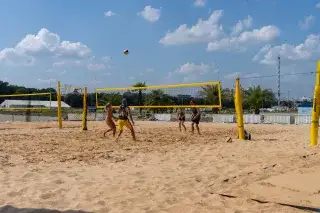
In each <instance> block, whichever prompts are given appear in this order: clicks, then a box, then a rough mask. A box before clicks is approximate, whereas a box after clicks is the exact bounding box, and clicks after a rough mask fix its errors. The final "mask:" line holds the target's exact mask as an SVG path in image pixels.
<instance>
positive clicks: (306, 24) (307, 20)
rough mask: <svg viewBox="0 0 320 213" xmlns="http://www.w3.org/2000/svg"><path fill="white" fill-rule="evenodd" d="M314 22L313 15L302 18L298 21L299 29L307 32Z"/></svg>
mask: <svg viewBox="0 0 320 213" xmlns="http://www.w3.org/2000/svg"><path fill="white" fill-rule="evenodd" d="M315 20H316V17H314V16H313V15H309V16H306V17H304V20H303V21H299V27H300V28H301V29H302V30H307V29H309V28H310V27H311V26H312V25H313V24H314V22H315Z"/></svg>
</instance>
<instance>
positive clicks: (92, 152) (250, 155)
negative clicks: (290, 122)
mask: <svg viewBox="0 0 320 213" xmlns="http://www.w3.org/2000/svg"><path fill="white" fill-rule="evenodd" d="M65 123H66V126H67V127H68V128H64V129H62V130H58V129H57V128H56V124H54V123H32V124H25V123H21V124H0V136H1V137H0V168H1V173H0V183H1V189H2V190H1V191H0V205H1V206H4V205H12V206H14V207H17V208H46V209H57V210H61V211H62V210H66V209H73V210H83V211H87V212H133V213H135V212H149V213H151V212H174V213H175V212H185V213H189V212H190V213H191V212H302V210H298V209H296V208H292V207H287V206H282V205H279V204H275V203H259V202H256V201H254V200H252V199H250V198H259V199H261V200H266V199H268V197H263V196H262V197H261V194H259V193H258V192H257V191H255V194H253V192H252V191H250V189H251V188H252V184H255V183H260V182H261V181H266V180H268V179H269V178H271V177H273V176H278V175H281V174H285V173H287V172H294V171H299V170H301V169H306V168H309V169H312V168H314V167H315V166H317V165H318V166H319V164H320V160H319V157H318V156H319V155H318V154H319V149H318V148H309V147H308V146H307V144H308V132H309V131H308V130H309V126H282V125H246V128H247V129H248V130H249V131H250V132H251V133H252V136H253V140H252V141H251V142H243V141H237V140H233V142H232V143H227V142H226V138H227V137H229V136H231V137H232V138H235V136H236V129H235V125H234V124H212V123H203V124H201V131H202V135H201V136H197V135H191V134H190V133H189V132H188V133H180V132H179V131H178V128H177V123H168V122H138V123H137V127H136V129H137V138H138V141H137V142H134V141H132V140H131V136H130V134H129V132H128V131H125V133H124V135H123V137H122V138H121V139H120V141H119V142H114V138H112V137H111V136H108V137H107V138H103V137H102V135H103V131H104V130H105V128H106V127H105V124H104V122H89V131H87V132H81V131H80V126H81V125H80V123H77V122H70V123H67V122H65ZM187 127H188V129H189V130H190V126H189V124H187ZM306 184H307V183H306ZM315 187H316V186H315ZM263 190H267V188H264V189H263ZM319 190H320V189H319ZM262 194H263V193H262ZM225 195H227V196H225ZM298 195H299V193H298ZM232 196H233V197H232ZM301 196H303V193H302V192H301ZM297 202H298V203H297ZM312 202H313V201H308V200H304V199H303V198H301V200H298V201H295V204H296V205H298V204H299V205H305V206H313V204H312ZM314 205H316V204H314Z"/></svg>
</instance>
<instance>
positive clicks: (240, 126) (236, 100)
mask: <svg viewBox="0 0 320 213" xmlns="http://www.w3.org/2000/svg"><path fill="white" fill-rule="evenodd" d="M234 104H235V108H236V116H237V127H238V128H237V129H238V139H240V140H245V134H244V125H243V109H242V98H241V89H240V79H239V78H237V79H236V88H235V95H234Z"/></svg>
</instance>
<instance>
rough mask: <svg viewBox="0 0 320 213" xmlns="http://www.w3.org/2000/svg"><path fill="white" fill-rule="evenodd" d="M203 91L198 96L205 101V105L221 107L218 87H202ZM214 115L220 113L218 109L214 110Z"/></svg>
mask: <svg viewBox="0 0 320 213" xmlns="http://www.w3.org/2000/svg"><path fill="white" fill-rule="evenodd" d="M201 89H202V90H201V91H199V92H198V96H199V97H201V99H203V100H204V104H205V105H219V90H218V86H217V85H208V86H204V87H201ZM212 111H213V112H214V113H217V112H218V109H216V108H213V109H212Z"/></svg>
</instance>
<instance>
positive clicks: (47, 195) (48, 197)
mask: <svg viewBox="0 0 320 213" xmlns="http://www.w3.org/2000/svg"><path fill="white" fill-rule="evenodd" d="M54 196H55V194H54V193H52V192H46V193H43V194H41V195H40V196H39V197H40V198H41V199H43V200H48V199H50V198H52V197H54Z"/></svg>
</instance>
